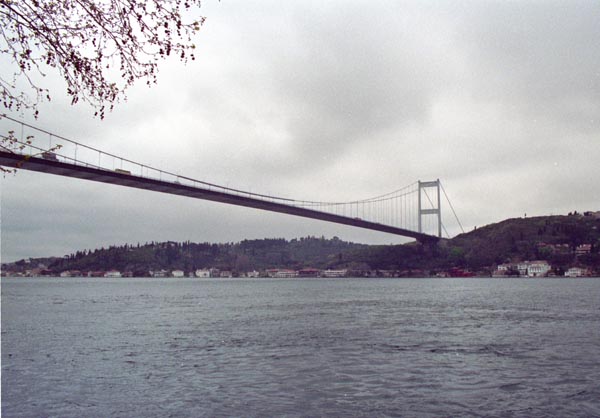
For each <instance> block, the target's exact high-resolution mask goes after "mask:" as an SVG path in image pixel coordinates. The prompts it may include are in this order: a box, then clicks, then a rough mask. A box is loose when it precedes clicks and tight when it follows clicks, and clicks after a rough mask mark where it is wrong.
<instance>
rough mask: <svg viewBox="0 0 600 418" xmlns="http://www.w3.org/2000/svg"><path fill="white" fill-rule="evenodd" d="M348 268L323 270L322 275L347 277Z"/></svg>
mask: <svg viewBox="0 0 600 418" xmlns="http://www.w3.org/2000/svg"><path fill="white" fill-rule="evenodd" d="M347 274H348V270H329V269H328V270H323V271H322V272H321V277H346V275H347Z"/></svg>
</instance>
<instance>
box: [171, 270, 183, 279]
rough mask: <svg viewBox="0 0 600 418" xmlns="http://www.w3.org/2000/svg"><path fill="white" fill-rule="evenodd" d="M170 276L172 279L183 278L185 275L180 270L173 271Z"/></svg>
mask: <svg viewBox="0 0 600 418" xmlns="http://www.w3.org/2000/svg"><path fill="white" fill-rule="evenodd" d="M171 276H173V277H185V273H184V272H183V271H182V270H173V271H172V272H171Z"/></svg>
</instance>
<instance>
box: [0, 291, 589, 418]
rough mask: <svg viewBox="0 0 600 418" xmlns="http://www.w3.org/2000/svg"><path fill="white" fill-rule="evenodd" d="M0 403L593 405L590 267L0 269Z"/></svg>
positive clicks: (80, 410)
mask: <svg viewBox="0 0 600 418" xmlns="http://www.w3.org/2000/svg"><path fill="white" fill-rule="evenodd" d="M2 416H3V417H45V416H55V417H83V416H85V417H109V416H114V417H131V416H139V417H168V416H173V417H199V416H209V417H220V416H248V417H252V416H261V417H262V416H289V417H294V416H310V417H314V416H365V417H367V416H368V417H373V416H407V417H414V416H419V417H420V416H502V417H546V416H561V417H564V416H570V417H576V416H581V417H593V416H596V417H598V416H600V280H598V279H581V280H579V279H560V280H554V279H539V280H529V279H525V280H524V279H514V280H512V279H495V280H494V279H437V280H436V279H410V280H408V279H334V280H325V279H314V280H312V279H311V280H266V279H257V280H248V279H244V280H210V281H209V280H198V279H3V280H2Z"/></svg>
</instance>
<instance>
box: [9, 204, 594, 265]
mask: <svg viewBox="0 0 600 418" xmlns="http://www.w3.org/2000/svg"><path fill="white" fill-rule="evenodd" d="M581 244H589V245H590V246H591V248H590V249H589V253H586V254H576V249H577V248H578V246H579V245H581ZM599 249H600V218H599V217H598V216H597V213H596V214H592V213H586V214H585V215H580V214H577V213H575V214H569V215H568V216H541V217H534V218H518V219H508V220H505V221H503V222H499V223H496V224H492V225H488V226H485V227H482V228H478V229H475V230H474V231H471V232H469V233H465V234H462V235H459V236H457V237H455V238H453V239H451V240H443V241H441V242H440V243H439V244H438V245H436V246H423V245H420V244H417V243H409V244H405V245H381V246H369V245H363V244H355V243H350V242H345V241H342V240H340V239H339V238H337V237H334V238H333V239H325V238H324V237H321V238H316V237H306V238H300V239H292V240H291V241H288V240H285V239H282V238H280V239H259V240H244V241H242V242H239V243H225V244H212V243H192V242H184V243H177V242H163V243H146V244H142V245H140V244H137V245H122V246H112V247H109V248H101V249H97V250H93V251H92V250H89V251H87V250H84V251H78V252H76V253H74V254H70V255H68V256H65V257H63V258H54V259H38V260H31V261H29V262H26V261H25V260H22V261H20V262H17V263H13V264H11V265H5V266H3V270H5V269H7V268H8V269H9V270H12V271H24V270H25V269H26V268H32V267H33V266H32V265H33V264H35V265H37V264H39V263H43V264H45V265H46V266H47V267H48V269H49V270H51V271H52V272H55V273H57V272H61V271H64V270H80V271H98V270H108V269H116V270H119V271H131V272H134V273H136V274H143V273H147V272H148V271H149V270H160V269H165V270H173V269H180V270H183V271H186V272H189V271H194V270H195V269H198V268H209V267H215V268H218V269H221V270H231V271H234V272H245V271H251V270H257V271H260V270H265V269H269V268H290V269H301V268H305V267H313V268H319V269H326V268H349V269H352V270H397V271H409V272H410V271H414V270H425V271H430V272H435V271H441V270H447V269H449V268H452V267H458V268H463V269H469V270H474V271H481V272H485V271H489V270H490V269H492V268H493V267H494V266H495V265H496V264H500V263H505V262H516V261H522V260H538V259H542V260H547V261H548V262H550V264H551V265H552V266H553V267H554V268H555V269H557V270H560V269H566V268H568V267H570V266H574V265H578V266H583V267H589V268H592V269H593V270H595V271H596V272H600V253H599ZM32 261H33V262H32Z"/></svg>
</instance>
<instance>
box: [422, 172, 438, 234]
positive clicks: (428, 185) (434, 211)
mask: <svg viewBox="0 0 600 418" xmlns="http://www.w3.org/2000/svg"><path fill="white" fill-rule="evenodd" d="M433 188H435V189H436V196H435V200H432V199H431V198H430V197H429V195H428V194H427V189H433ZM423 194H425V197H426V198H427V200H428V201H429V203H430V204H431V206H432V207H431V208H428V209H424V208H423V201H422V200H423ZM441 202H442V201H441V196H440V179H437V180H434V181H420V180H419V192H418V204H419V232H420V233H423V216H424V215H425V216H426V215H437V235H438V237H439V238H441V237H442V205H441Z"/></svg>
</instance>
